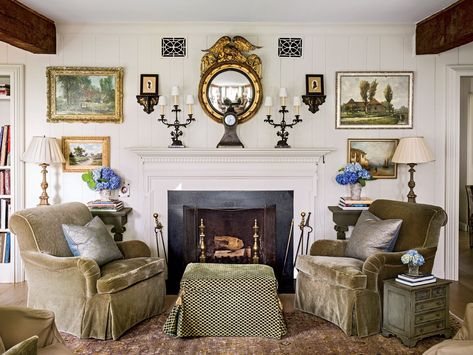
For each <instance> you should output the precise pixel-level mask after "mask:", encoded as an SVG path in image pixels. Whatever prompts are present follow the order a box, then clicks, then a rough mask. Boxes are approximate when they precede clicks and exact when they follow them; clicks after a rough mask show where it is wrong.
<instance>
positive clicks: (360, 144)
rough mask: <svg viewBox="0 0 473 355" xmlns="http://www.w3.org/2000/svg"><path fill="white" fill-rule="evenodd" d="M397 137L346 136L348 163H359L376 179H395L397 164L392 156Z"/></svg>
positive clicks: (397, 140)
mask: <svg viewBox="0 0 473 355" xmlns="http://www.w3.org/2000/svg"><path fill="white" fill-rule="evenodd" d="M398 143H399V139H397V138H393V139H386V138H375V139H373V138H348V157H347V160H348V162H349V163H360V164H361V166H362V167H363V168H365V169H366V170H368V171H369V173H370V174H371V176H373V177H374V178H376V179H396V178H397V164H396V163H393V161H392V158H393V155H394V152H395V151H396V148H397V144H398Z"/></svg>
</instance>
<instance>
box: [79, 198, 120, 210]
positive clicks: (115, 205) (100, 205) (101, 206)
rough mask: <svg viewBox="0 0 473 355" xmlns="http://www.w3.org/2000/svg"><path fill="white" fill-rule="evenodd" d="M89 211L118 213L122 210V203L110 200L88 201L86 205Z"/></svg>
mask: <svg viewBox="0 0 473 355" xmlns="http://www.w3.org/2000/svg"><path fill="white" fill-rule="evenodd" d="M87 206H88V207H89V210H91V211H93V212H99V211H110V212H118V211H121V210H122V209H123V207H124V206H123V202H122V201H120V200H110V201H102V200H95V201H90V202H88V203H87Z"/></svg>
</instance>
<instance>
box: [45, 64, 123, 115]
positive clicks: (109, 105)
mask: <svg viewBox="0 0 473 355" xmlns="http://www.w3.org/2000/svg"><path fill="white" fill-rule="evenodd" d="M46 76H47V80H48V94H47V99H48V111H47V116H48V120H47V121H48V122H114V123H121V122H122V121H123V68H90V67H48V68H47V69H46Z"/></svg>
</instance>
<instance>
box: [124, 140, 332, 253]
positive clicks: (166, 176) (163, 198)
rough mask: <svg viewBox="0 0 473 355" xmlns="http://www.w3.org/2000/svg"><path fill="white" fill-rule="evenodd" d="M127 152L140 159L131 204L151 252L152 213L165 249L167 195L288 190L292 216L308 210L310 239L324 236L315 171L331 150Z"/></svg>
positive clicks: (145, 149)
mask: <svg viewBox="0 0 473 355" xmlns="http://www.w3.org/2000/svg"><path fill="white" fill-rule="evenodd" d="M128 150H129V151H131V152H133V153H134V154H136V155H137V156H138V157H139V164H138V166H137V169H138V171H139V176H140V180H139V181H138V183H137V187H136V190H135V191H137V192H136V193H137V194H139V196H140V200H141V201H142V202H141V203H140V204H139V205H137V206H133V207H134V212H136V213H135V215H136V216H137V220H136V222H135V223H140V225H141V226H142V230H143V233H142V237H141V239H142V240H143V241H145V242H146V243H147V244H148V245H150V246H151V249H152V250H154V253H156V240H155V237H154V220H153V218H152V215H153V213H158V214H159V216H160V217H161V218H162V219H161V222H162V223H163V225H164V229H163V237H164V242H165V244H166V245H167V246H168V250H169V242H170V238H171V237H170V233H171V231H170V229H169V222H170V221H169V218H170V216H171V214H170V213H169V211H168V193H169V192H170V191H235V190H237V191H291V192H292V193H293V210H292V215H293V216H294V217H295V218H297V216H299V215H300V212H301V211H305V212H312V215H313V216H314V217H315V218H314V219H313V221H314V224H313V226H314V233H313V238H314V239H315V238H316V237H317V236H320V235H321V234H322V233H323V225H321V224H320V223H317V220H318V219H317V216H320V215H323V214H324V213H326V211H325V210H326V208H327V207H326V206H325V205H324V204H323V201H321V200H320V199H317V185H318V169H319V168H320V166H321V165H322V166H323V162H324V159H325V158H324V156H325V155H326V154H328V153H330V152H332V151H334V149H333V148H291V149H272V148H271V149H259V148H249V149H205V148H184V149H167V148H158V147H130V148H128ZM224 207H225V206H224ZM286 238H287V236H286ZM312 241H313V240H311V242H312ZM298 242H299V236H298V233H295V234H294V240H293V244H292V247H293V248H294V246H297V244H298ZM170 262H171V260H170Z"/></svg>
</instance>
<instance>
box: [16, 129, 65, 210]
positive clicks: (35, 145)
mask: <svg viewBox="0 0 473 355" xmlns="http://www.w3.org/2000/svg"><path fill="white" fill-rule="evenodd" d="M21 160H23V161H25V162H27V163H37V164H39V166H41V168H42V170H41V173H42V174H43V181H42V182H41V188H42V189H43V192H42V193H41V196H39V205H38V206H48V205H49V201H48V199H49V196H48V193H47V192H46V189H47V188H48V183H47V182H46V174H47V173H48V171H47V170H46V168H47V167H48V166H49V165H50V164H59V163H64V161H65V160H64V156H63V155H62V152H61V149H60V148H59V144H58V143H57V140H56V138H51V137H46V136H42V137H40V136H36V137H33V139H32V140H31V142H30V145H29V146H28V149H27V150H26V152H25V153H24V154H23V156H22V157H21Z"/></svg>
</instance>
